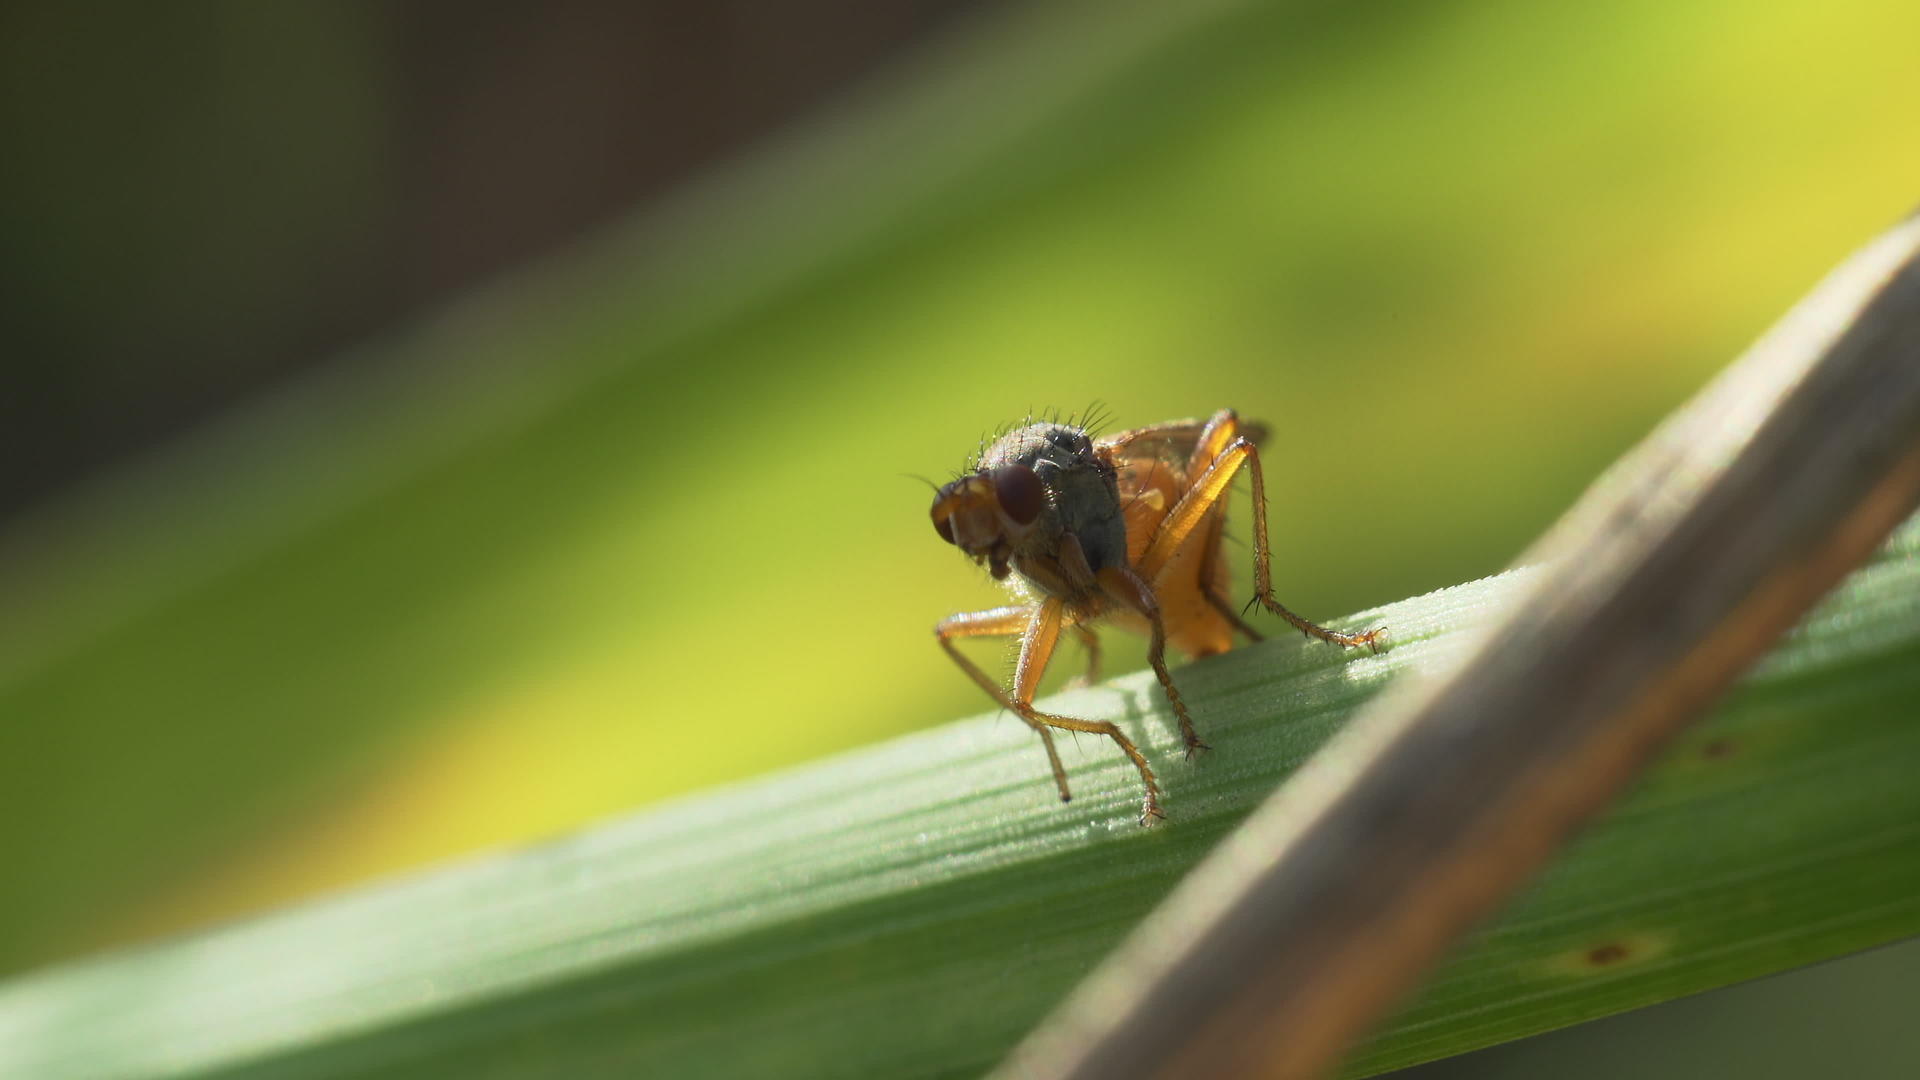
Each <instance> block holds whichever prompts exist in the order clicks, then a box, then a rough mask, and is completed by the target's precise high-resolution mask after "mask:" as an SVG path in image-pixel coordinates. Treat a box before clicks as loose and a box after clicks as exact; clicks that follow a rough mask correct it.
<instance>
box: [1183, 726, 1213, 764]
mask: <svg viewBox="0 0 1920 1080" xmlns="http://www.w3.org/2000/svg"><path fill="white" fill-rule="evenodd" d="M1211 749H1213V747H1211V746H1208V745H1207V744H1206V743H1205V742H1204V741H1202V740H1201V738H1200V736H1198V735H1195V734H1194V733H1193V732H1191V731H1189V732H1187V760H1188V761H1192V760H1193V755H1195V754H1197V753H1199V752H1200V751H1202V750H1211Z"/></svg>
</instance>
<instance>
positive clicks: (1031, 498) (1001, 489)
mask: <svg viewBox="0 0 1920 1080" xmlns="http://www.w3.org/2000/svg"><path fill="white" fill-rule="evenodd" d="M993 494H994V498H995V499H997V500H998V501H999V503H1000V510H1001V512H1002V513H1004V514H1006V515H1007V517H1008V518H1010V519H1011V520H1012V521H1013V523H1014V524H1016V525H1031V524H1033V519H1034V518H1037V517H1039V516H1040V511H1042V510H1044V509H1046V507H1047V487H1046V485H1045V484H1042V483H1041V482H1040V474H1038V473H1036V472H1034V471H1033V470H1032V469H1030V468H1028V467H1027V466H1025V465H1002V466H1001V467H999V468H997V469H995V470H993Z"/></svg>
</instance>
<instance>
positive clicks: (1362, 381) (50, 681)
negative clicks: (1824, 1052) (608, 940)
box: [0, 0, 1920, 986]
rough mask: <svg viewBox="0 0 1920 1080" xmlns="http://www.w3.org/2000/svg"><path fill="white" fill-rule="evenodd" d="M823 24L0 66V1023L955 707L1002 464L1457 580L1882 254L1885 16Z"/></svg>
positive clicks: (683, 25)
mask: <svg viewBox="0 0 1920 1080" xmlns="http://www.w3.org/2000/svg"><path fill="white" fill-rule="evenodd" d="M889 7H892V6H891V5H889ZM775 8H779V10H778V11H776V10H774V9H775ZM881 8H882V6H881V5H878V4H871V5H870V4H861V3H855V2H851V0H849V2H847V3H843V4H828V5H821V6H820V7H819V8H818V9H817V10H814V11H807V12H800V13H796V11H795V9H792V8H788V7H784V6H780V5H756V4H746V3H739V4H729V5H690V4H689V5H652V6H646V5H642V6H636V7H633V9H632V10H630V11H629V10H625V8H624V7H623V6H620V5H612V4H597V3H584V2H580V3H571V4H562V5H553V6H547V7H542V8H538V9H535V8H533V7H532V6H529V7H528V8H527V10H526V11H525V12H523V13H521V14H519V15H517V16H509V15H505V14H502V13H501V11H500V10H495V11H492V12H490V13H488V14H484V15H474V14H469V12H468V9H467V7H466V6H464V5H454V4H444V3H415V4H404V5H390V6H389V5H373V4H363V5H353V4H348V5H306V6H300V5H276V6H272V7H258V6H255V5H249V4H240V3H230V4H213V5H201V6H196V7H193V8H191V9H169V8H153V9H148V8H134V7H128V8H127V9H125V10H124V11H119V12H117V13H110V12H108V11H104V10H101V9H89V8H83V7H74V6H68V5H55V4H23V5H15V6H14V7H13V8H11V9H10V10H9V12H8V13H7V14H5V15H4V16H0V19H3V20H4V22H3V23H0V53H3V54H4V56H3V57H0V60H3V62H0V72H4V79H5V83H4V92H3V93H0V107H3V108H4V113H3V114H0V125H4V133H5V136H6V142H7V144H8V145H9V146H12V147H14V148H15V149H14V152H11V153H9V155H8V157H9V159H10V163H9V165H8V167H7V169H6V170H5V171H4V172H5V175H4V178H3V179H0V184H4V189H0V196H4V197H3V198H0V207H3V209H0V213H4V214H5V221H6V235H7V236H8V242H7V244H6V245H5V248H6V250H5V252H4V254H0V272H3V273H4V275H5V276H4V280H5V281H6V282H7V283H8V289H7V290H6V291H7V294H8V298H7V300H6V301H5V305H6V306H5V307H4V308H0V310H3V311H5V312H6V323H7V325H8V326H9V327H10V328H11V329H10V330H9V331H8V333H9V336H10V337H12V339H13V340H12V341H11V342H10V343H9V344H8V346H7V348H6V352H7V354H8V359H7V360H6V362H5V363H6V368H5V370H6V372H7V378H6V381H5V384H4V387H5V397H6V401H5V402H4V410H3V411H0V420H4V421H5V424H6V426H7V429H8V434H7V442H6V443H4V444H0V445H3V446H4V451H5V456H6V458H7V472H6V474H5V478H6V481H7V485H8V486H7V491H6V493H7V495H8V496H9V498H10V501H9V502H8V503H7V504H6V505H5V506H4V508H0V509H4V512H5V517H4V519H0V522H3V523H4V530H3V531H0V740H4V741H3V742H0V845H3V847H0V854H3V855H4V857H5V860H6V865H7V868H8V873H7V874H6V880H7V885H6V886H4V887H3V888H0V972H4V971H11V970H19V969H22V968H25V967H28V966H33V965H38V964H42V963H46V962H50V961H54V960H58V959H60V958H62V957H67V956H72V955H76V954H79V953H83V952H87V951H90V950H94V949H97V948H100V947H103V946H107V945H112V944H116V943H123V942H127V941H132V940H137V939H140V938H144V937H147V936H150V935H154V934H158V933H165V932H171V931H176V930H179V929H182V928H187V927H193V926H199V925H205V924H207V923H209V922H212V921H215V920H220V919H226V918H231V917H235V916H239V915H243V914H245V913H248V912H252V911H257V910H260V909H262V908H264V907H266V906H269V905H273V904H279V903H284V902H287V901H290V900H294V899H297V898H300V897H304V896H308V895H311V894H314V893H316V892H319V891H323V890H327V889H332V888H338V887H342V886H346V885H350V884H352V883H354V882H358V881H362V880H365V879H367V878H369V877H371V876H373V875H377V874H383V873H388V872H392V871H395V870H400V869H403V868H407V867H413V866H418V865H420V864H423V863H428V862H431V861H433V860H437V859H444V858H448V857H451V856H456V855H459V854H461V853H464V852H470V851H473V850H475V849H478V848H483V847H490V846H498V845H505V844H514V843H519V842H522V841H526V840H529V839H532V838H536V837H541V836H547V835H551V834H553V833H555V832H556V831H560V830H565V829H568V828H572V827H575V826H577V825H579V824H581V823H584V822H588V821H591V820H593V819H594V818H597V817H601V816H605V815H608V814H613V813H617V812H621V811H625V810H630V809H632V808H634V807H638V806H641V805H644V804H646V803H649V802H654V801H657V800H660V799H665V798H668V797H671V796H673V795H675V794H678V793H682V792H686V791H691V790H694V789H699V788H704V787H709V786H711V785H714V784H719V783H724V782H728V781H732V780H738V779H741V778H745V777H750V776H753V775H755V774H757V773H761V772H764V771H766V770H769V769H773V768H777V767H780V766H782V765H786V764H790V763H793V762H797V761H801V760H804V759H808V758H812V757H817V756H819V755H823V754H828V753H831V752H833V751H835V750H840V749H844V748H847V747H851V746H856V745H860V744H862V743H867V742H871V741H873V740H875V739H880V738H884V737H886V736H888V735H890V734H894V733H897V732H902V731H907V730H911V729H914V728H918V727H925V726H929V725H933V724H937V723H941V722H943V721H946V720H950V719H954V718H956V717H959V716H963V715H969V714H974V713H978V712H981V711H983V709H984V706H985V704H986V702H985V701H984V699H983V698H982V696H981V695H980V694H979V693H978V691H977V690H976V689H975V688H974V687H972V686H971V684H969V683H968V682H967V681H966V680H965V679H964V678H962V677H961V676H960V675H959V673H957V672H956V671H954V670H953V669H952V667H951V665H950V664H948V663H947V662H946V660H945V659H944V658H943V657H941V656H940V654H939V652H938V650H937V649H936V648H935V647H934V645H933V642H932V638H931V635H930V633H929V631H930V629H931V626H932V624H933V622H934V621H935V620H936V619H938V618H939V617H940V616H942V615H944V614H946V613H948V612H951V611H955V610H960V609H964V608H971V607H980V606H986V605H989V604H992V603H995V602H996V594H995V592H994V590H993V589H992V588H991V587H990V586H991V583H990V582H988V581H986V580H985V578H984V575H982V574H981V573H980V572H978V571H976V570H974V569H972V568H971V567H969V566H968V565H967V564H966V563H965V562H964V560H962V559H960V558H959V557H958V556H957V555H956V554H955V553H954V552H953V551H952V550H951V549H950V548H948V547H947V546H946V545H943V544H941V543H940V542H939V541H938V539H937V538H936V537H935V536H934V535H933V532H932V530H931V529H930V528H929V527H928V524H927V519H926V517H925V513H926V503H927V501H928V495H927V491H926V489H925V487H924V486H923V485H922V484H920V483H919V482H918V481H916V480H915V479H912V475H914V474H917V475H922V476H928V477H933V478H936V479H938V478H943V477H945V476H946V475H947V474H948V473H949V472H950V471H952V470H954V469H957V468H959V467H960V466H961V465H962V464H963V462H964V461H965V459H966V457H967V455H968V454H969V453H970V452H972V451H973V450H974V449H975V448H976V446H977V443H978V441H979V439H980V437H981V436H982V435H983V434H984V433H986V432H988V431H990V430H992V429H993V428H995V427H997V426H998V425H1000V424H1002V423H1004V422H1007V421H1010V420H1017V419H1019V418H1020V417H1022V416H1024V415H1026V414H1027V413H1028V412H1029V410H1051V409H1056V408H1057V409H1060V410H1063V411H1077V410H1080V409H1082V408H1084V407H1085V406H1086V405H1087V404H1088V403H1089V402H1092V401H1095V400H1098V401H1100V402H1102V403H1104V405H1105V406H1106V407H1107V409H1108V410H1109V411H1110V412H1111V413H1112V415H1113V416H1114V417H1115V421H1116V423H1117V425H1119V426H1132V425H1135V424H1142V423H1148V422H1153V421H1157V420H1162V419H1168V418H1172V417H1177V416H1189V415H1201V414H1205V413H1206V412H1209V411H1211V410H1213V409H1215V408H1219V407H1221V406H1227V405H1230V406H1233V407H1235V408H1237V409H1239V410H1240V411H1241V412H1242V413H1243V414H1244V415H1247V416H1252V417H1258V418H1262V419H1264V420H1266V421H1267V422H1269V423H1270V424H1271V425H1272V426H1273V427H1274V429H1275V431H1276V435H1275V437H1274V439H1273V441H1272V445H1271V447H1270V448H1269V456H1268V460H1269V473H1268V475H1269V486H1270V491H1269V496H1270V498H1271V500H1272V513H1273V519H1274V522H1275V524H1276V526H1277V532H1276V537H1275V541H1274V546H1275V555H1276V587H1277V589H1278V591H1279V594H1280V596H1281V598H1282V600H1284V601H1285V602H1286V603H1287V604H1288V605H1289V606H1292V607H1294V608H1295V609H1296V610H1299V611H1301V612H1303V613H1306V614H1308V615H1310V616H1312V617H1316V618H1321V619H1336V618H1337V617H1338V616H1340V615H1341V614H1342V613H1345V612H1348V611H1351V610H1354V609H1357V608H1360V607H1363V606H1367V605H1371V604H1375V603H1379V602H1384V601H1388V600H1393V599H1397V598H1400V597H1403V596H1407V595H1411V594H1415V593H1419V592H1423V591H1426V590H1428V589H1431V588H1436V587H1439V586H1443V585H1447V584H1452V583H1455V582H1458V581H1461V580H1465V579H1469V578H1473V577H1477V576H1480V575H1484V574H1487V573H1491V572H1493V571H1495V570H1498V569H1499V568H1501V567H1502V566H1504V565H1505V564H1506V563H1507V562H1508V561H1509V560H1510V559H1511V558H1512V557H1513V556H1514V555H1515V554H1516V553H1517V552H1518V551H1519V550H1520V549H1521V548H1522V547H1523V546H1524V545H1525V544H1526V542H1527V541H1528V540H1530V539H1531V538H1532V537H1533V536H1534V535H1535V534H1536V533H1537V532H1539V531H1540V530H1541V529H1542V528H1543V527H1544V526H1545V525H1546V524H1548V523H1549V522H1550V521H1551V520H1552V519H1553V518H1554V517H1555V516H1556V515H1557V514H1558V513H1559V511H1561V510H1562V509H1563V508H1565V507H1566V506H1567V505H1568V503H1569V502H1570V501H1571V500H1572V499H1573V498H1574V497H1575V496H1576V495H1577V494H1578V493H1579V492H1580V490H1581V489H1582V488H1583V487H1584V486H1585V484H1586V483H1587V482H1588V481H1589V480H1590V479H1591V478H1592V477H1593V476H1594V475H1595V473H1596V472H1597V471H1598V470H1599V469H1601V468H1602V467H1604V466H1605V465H1606V464H1607V463H1608V462H1609V461H1611V460H1612V459H1613V458H1614V457H1615V456H1616V455H1618V454H1619V453H1620V452H1621V451H1623V450H1624V449H1625V448H1626V447H1628V446H1629V445H1631V444H1632V442H1633V441H1634V440H1635V439H1637V438H1638V437H1639V436H1640V435H1642V434H1644V433H1645V432H1646V431H1647V430H1648V429H1649V428H1650V427H1651V425H1652V424H1653V423H1654V422H1656V420H1657V419H1658V418H1659V417H1661V416H1662V415H1663V414H1665V413H1666V412H1667V411H1669V410H1670V409H1672V408H1673V407H1674V406H1676V405H1677V404H1678V403H1679V402H1681V401H1682V400H1683V399H1684V398H1685V397H1686V396H1687V395H1688V394H1689V393H1691V392H1692V391H1693V390H1695V389H1696V388H1698V387H1699V386H1700V385H1701V384H1702V383H1703V382H1705V380H1706V379H1708V378H1709V377H1710V376H1711V375H1712V374H1713V373H1714V372H1715V371H1716V370H1718V369H1719V368H1720V367H1721V366H1723V365H1724V364H1725V363H1727V362H1728V361H1729V360H1730V359H1731V358H1732V357H1733V356H1734V355H1735V354H1737V352H1738V351H1739V350H1740V349H1741V348H1742V347H1743V346H1744V345H1745V344H1746V343H1747V342H1748V341H1750V340H1751V339H1752V338H1753V337H1754V336H1755V335H1756V334H1758V333H1759V332H1760V331H1761V330H1762V329H1764V328H1765V327H1766V326H1767V325H1768V324H1769V323H1770V322H1771V321H1772V320H1773V319H1774V318H1776V317H1777V316H1778V315H1779V314H1780V313H1781V312H1782V311H1783V310H1784V309H1785V307H1786V306H1787V305H1789V304H1790V303H1791V302H1793V301H1794V300H1795V299H1796V298H1798V297H1799V296H1800V295H1801V294H1802V293H1803V292H1804V291H1805V290H1806V289H1808V288H1809V287H1810V286H1811V285H1812V284H1813V282H1814V281H1815V280H1817V278H1818V277H1819V276H1820V275H1821V274H1823V273H1824V272H1825V271H1826V270H1827V269H1828V268H1829V267H1831V266H1832V265H1833V264H1834V263H1835V262H1837V261H1838V260H1839V259H1840V258H1841V257H1843V256H1844V255H1845V254H1846V253H1847V252H1848V251H1849V250H1850V249H1852V248H1853V247H1855V246H1856V245H1858V244H1859V243H1861V242H1862V241H1864V240H1865V239H1867V238H1868V237H1869V236H1871V235H1872V234H1873V233H1875V232H1876V231H1878V230H1879V229H1880V228H1882V227H1884V226H1886V225H1887V224H1889V223H1891V222H1892V221H1894V220H1896V219H1897V218H1899V217H1901V216H1902V215H1904V214H1905V213H1907V212H1908V210H1909V209H1911V207H1912V206H1913V205H1914V204H1915V202H1916V201H1920V140H1916V139H1914V138H1913V130H1914V129H1913V117H1914V115H1915V111H1914V107H1915V106H1916V105H1920V65H1916V64H1915V63H1914V62H1913V48H1912V46H1913V43H1914V42H1915V41H1920V8H1916V7H1914V6H1913V5H1910V4H1903V3H1830V4H1822V5H1811V4H1808V5H1794V4H1787V5H1768V6H1756V5H1747V4H1736V3H1731V2H1712V3H1700V4H1688V5H1673V4H1656V3H1645V2H1638V3H1635V2H1630V3H1621V4H1612V5H1593V6H1564V5H1563V6H1546V5H1535V4H1526V3H1520V2H1487V3H1474V4H1466V3H1440V4H1418V5H1416V4H1316V3H1298V4H1279V5H1236V4H1226V3H1218V4H1195V5H1158V4H1148V3H1140V4H1122V5H1114V4H1066V3H1055V4H1043V5H1037V6H1031V7H1029V6H998V5H986V4H964V3H944V4H934V3H928V4H921V5H907V6H906V7H905V8H899V9H896V10H893V11H892V12H891V13H886V12H883V11H882V10H881ZM502 10H504V9H502ZM716 13H717V14H716ZM809 63H811V65H812V66H808V64H809ZM450 88H451V89H450ZM1242 520H1244V517H1243V518H1242ZM989 655H990V654H989ZM1110 655H1111V657H1112V660H1111V664H1110V670H1124V669H1126V668H1128V667H1130V666H1133V665H1135V664H1137V663H1138V662H1139V656H1140V652H1139V650H1138V647H1137V645H1132V644H1131V643H1122V642H1118V641H1116V642H1113V644H1112V649H1111V654H1110ZM1063 666H1064V667H1071V666H1074V665H1073V664H1071V663H1069V664H1067V665H1063ZM1069 752H1073V751H1069ZM1040 779H1041V778H1040V777H1039V776H1038V775H1036V783H1038V782H1039V780H1040ZM1908 970H1909V971H1911V968H1909V969H1908ZM1907 985H1909V986H1911V978H1909V980H1908V983H1907Z"/></svg>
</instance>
